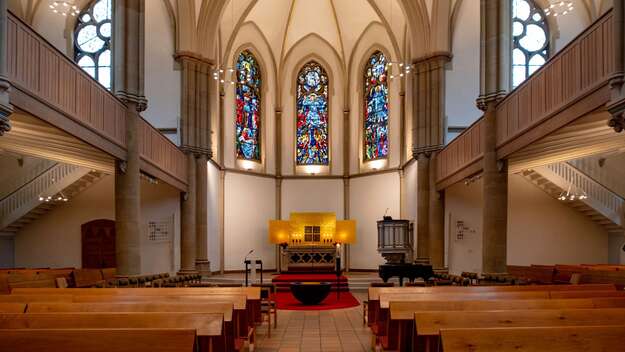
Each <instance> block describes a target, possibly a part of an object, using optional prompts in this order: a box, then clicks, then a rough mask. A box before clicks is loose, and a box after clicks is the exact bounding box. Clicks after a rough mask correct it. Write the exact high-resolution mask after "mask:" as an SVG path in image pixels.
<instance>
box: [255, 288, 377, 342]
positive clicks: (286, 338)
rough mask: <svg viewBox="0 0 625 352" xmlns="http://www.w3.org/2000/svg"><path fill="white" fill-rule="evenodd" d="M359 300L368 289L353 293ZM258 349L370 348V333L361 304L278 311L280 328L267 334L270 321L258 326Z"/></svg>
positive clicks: (363, 297)
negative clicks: (363, 322)
mask: <svg viewBox="0 0 625 352" xmlns="http://www.w3.org/2000/svg"><path fill="white" fill-rule="evenodd" d="M352 294H353V295H354V297H356V298H357V299H358V300H359V301H361V302H362V300H363V299H366V295H367V293H366V292H353V291H352ZM257 329H258V330H257V333H256V338H257V341H256V346H255V351H260V352H270V351H271V352H273V351H280V352H287V351H288V352H291V351H302V352H305V351H359V352H360V351H370V350H371V332H370V330H369V328H367V327H366V326H363V324H362V305H360V306H358V307H354V308H349V309H337V310H326V311H292V310H279V311H278V328H277V329H276V330H274V329H272V330H271V338H268V337H267V323H264V324H263V325H262V326H260V327H258V328H257Z"/></svg>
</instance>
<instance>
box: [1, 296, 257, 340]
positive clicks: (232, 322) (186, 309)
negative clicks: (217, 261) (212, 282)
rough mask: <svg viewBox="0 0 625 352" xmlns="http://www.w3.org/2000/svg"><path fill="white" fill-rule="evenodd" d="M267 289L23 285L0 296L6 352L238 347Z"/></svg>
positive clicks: (251, 330)
mask: <svg viewBox="0 0 625 352" xmlns="http://www.w3.org/2000/svg"><path fill="white" fill-rule="evenodd" d="M260 299H261V288H260V287H210V288H190V287H184V288H177V287H172V288H67V289H59V288H16V289H13V290H12V291H11V293H10V294H5V295H0V341H1V343H0V352H5V351H7V352H8V351H23V352H31V351H32V352H35V351H63V352H74V351H76V352H78V351H81V352H104V351H117V352H126V351H127V352H130V351H132V352H143V351H145V352H148V351H149V352H155V351H156V352H169V351H171V352H174V351H176V352H185V351H186V352H191V351H203V352H211V351H239V350H242V349H243V348H244V346H245V344H246V343H247V344H249V346H250V349H252V348H253V345H254V337H255V327H256V325H257V324H259V323H260V322H261V302H260Z"/></svg>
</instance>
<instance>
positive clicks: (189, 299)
mask: <svg viewBox="0 0 625 352" xmlns="http://www.w3.org/2000/svg"><path fill="white" fill-rule="evenodd" d="M63 296H66V295H63ZM71 297H72V298H71V299H72V301H73V302H75V303H107V302H108V303H121V302H143V303H147V302H154V303H156V302H158V303H232V305H233V306H234V309H236V310H244V309H246V307H247V305H246V303H247V300H246V297H245V295H236V294H232V295H227V294H224V295H191V296H173V295H165V296H124V295H115V296H104V295H98V296H83V295H79V296H71ZM39 302H44V301H43V300H42V301H39Z"/></svg>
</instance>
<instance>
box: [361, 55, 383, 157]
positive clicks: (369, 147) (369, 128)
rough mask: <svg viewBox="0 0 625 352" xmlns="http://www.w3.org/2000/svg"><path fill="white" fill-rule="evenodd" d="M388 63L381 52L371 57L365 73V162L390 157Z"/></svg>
mask: <svg viewBox="0 0 625 352" xmlns="http://www.w3.org/2000/svg"><path fill="white" fill-rule="evenodd" d="M386 78H387V62H386V57H385V56H384V54H383V53H382V52H381V51H376V52H375V53H373V55H371V57H370V58H369V61H367V66H366V67H365V72H364V89H365V90H364V103H365V106H364V111H365V116H364V160H365V161H369V160H375V159H382V158H386V157H387V156H388V82H387V79H386Z"/></svg>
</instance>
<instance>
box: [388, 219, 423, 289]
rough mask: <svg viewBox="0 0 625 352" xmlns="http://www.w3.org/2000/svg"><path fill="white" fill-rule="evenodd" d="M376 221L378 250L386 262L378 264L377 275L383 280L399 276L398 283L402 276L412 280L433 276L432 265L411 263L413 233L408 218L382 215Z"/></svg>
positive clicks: (412, 258) (412, 256)
mask: <svg viewBox="0 0 625 352" xmlns="http://www.w3.org/2000/svg"><path fill="white" fill-rule="evenodd" d="M377 223H378V252H379V253H380V254H381V255H382V257H384V259H386V264H382V265H380V266H379V268H378V270H379V275H380V278H381V279H382V280H384V282H387V281H388V280H389V279H390V278H391V277H393V276H397V277H399V285H403V281H404V278H407V279H409V280H410V282H413V281H414V280H415V279H416V278H423V280H428V279H429V278H431V277H433V276H434V272H433V271H432V265H430V264H426V263H422V262H421V260H419V263H413V260H414V239H413V238H414V233H413V225H412V223H411V222H410V221H409V220H394V219H393V218H391V217H390V216H384V218H383V220H380V221H378V222H377Z"/></svg>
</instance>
